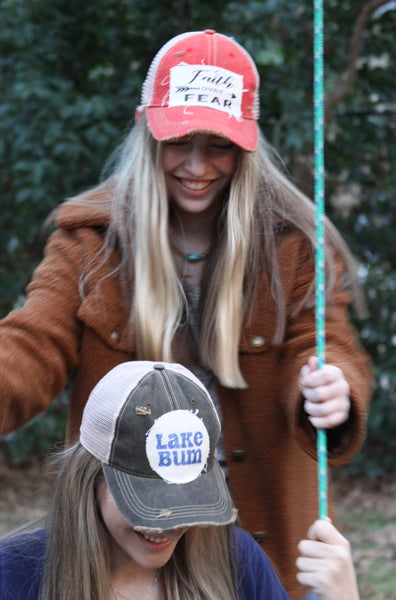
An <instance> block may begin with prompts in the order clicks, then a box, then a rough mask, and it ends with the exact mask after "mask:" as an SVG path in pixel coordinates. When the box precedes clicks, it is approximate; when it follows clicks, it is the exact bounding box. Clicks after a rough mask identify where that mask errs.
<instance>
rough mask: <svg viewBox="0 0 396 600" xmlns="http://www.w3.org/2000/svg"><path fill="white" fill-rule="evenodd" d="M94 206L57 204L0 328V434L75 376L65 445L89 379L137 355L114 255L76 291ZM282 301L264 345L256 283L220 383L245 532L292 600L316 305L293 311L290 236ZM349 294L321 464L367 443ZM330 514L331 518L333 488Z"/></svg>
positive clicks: (331, 358)
mask: <svg viewBox="0 0 396 600" xmlns="http://www.w3.org/2000/svg"><path fill="white" fill-rule="evenodd" d="M108 222H109V209H108V206H107V204H106V202H104V203H103V208H101V209H98V208H97V207H96V208H92V209H90V208H83V207H76V206H71V205H68V204H67V203H66V204H65V205H63V206H62V207H61V208H60V210H59V213H58V216H57V225H58V229H57V230H56V231H55V232H54V233H53V234H52V236H51V238H50V240H49V242H48V244H47V247H46V250H45V256H44V259H43V261H42V262H41V264H40V265H39V266H38V268H37V269H36V271H35V274H34V277H33V279H32V282H31V283H30V284H29V286H28V296H27V300H26V303H25V305H24V307H23V308H22V309H20V310H16V311H13V312H12V313H10V314H9V315H8V316H7V317H6V318H5V319H3V321H1V323H0V404H1V409H0V434H4V433H6V432H8V431H10V430H13V429H16V428H18V427H20V426H21V425H23V424H24V423H25V422H26V421H28V420H29V419H31V418H32V417H33V416H35V415H37V414H38V413H40V412H42V411H44V410H45V409H46V408H47V407H48V405H49V404H50V402H51V401H52V400H53V399H54V398H55V397H56V396H57V395H58V394H59V392H60V391H61V390H62V389H63V388H64V386H65V384H66V382H67V380H68V379H69V377H70V376H72V381H73V387H72V393H71V400H70V409H69V421H68V434H67V435H68V439H69V440H70V439H72V438H74V437H75V436H76V435H77V434H78V430H79V424H80V419H81V414H82V410H83V407H84V404H85V402H86V400H87V397H88V395H89V393H90V391H91V390H92V388H93V386H94V385H95V384H96V383H97V381H98V380H99V379H100V378H101V377H102V376H103V375H105V373H107V372H108V371H109V370H110V369H111V368H112V367H114V366H115V365H117V364H119V363H120V362H123V361H127V360H134V359H135V358H136V353H135V350H134V342H133V339H132V340H131V339H130V336H129V335H128V332H127V328H126V323H127V313H128V307H126V306H124V305H123V302H122V292H121V288H120V281H119V278H118V276H117V275H114V274H113V275H110V273H111V271H112V270H113V269H114V268H115V267H116V266H117V265H118V262H119V256H118V255H117V254H116V253H115V252H114V254H113V255H112V256H111V257H110V259H109V262H110V264H109V263H107V264H106V265H102V266H99V268H98V269H97V270H96V271H94V275H93V276H92V277H91V278H90V279H89V281H88V287H86V288H85V295H84V296H83V297H81V294H80V287H79V284H80V277H81V274H82V273H88V272H92V269H93V268H94V267H95V265H99V263H100V259H101V255H100V253H99V251H100V249H101V246H102V242H103V232H104V230H105V228H106V226H107V225H108ZM278 247H279V258H280V266H281V276H282V281H283V285H284V294H285V299H286V304H287V306H288V308H290V312H289V317H288V322H287V332H286V339H285V341H284V343H283V344H282V345H280V346H275V345H273V344H272V343H271V339H272V336H273V333H274V327H275V320H276V307H275V304H274V301H273V299H272V297H271V293H270V290H269V289H268V286H267V284H266V282H265V280H264V279H263V281H262V282H261V284H260V286H259V289H258V294H257V300H256V302H255V305H254V306H253V308H252V313H251V318H250V320H249V321H248V322H246V323H245V324H244V326H243V330H242V335H241V341H240V365H241V370H242V373H243V376H244V377H245V380H246V381H247V384H248V387H247V389H244V390H235V389H227V388H224V387H222V386H220V385H219V386H218V393H219V398H220V402H221V407H222V414H223V434H224V440H225V448H226V456H227V463H228V469H229V474H230V485H231V490H232V493H233V495H234V497H235V502H236V505H237V507H238V509H239V514H240V518H241V523H242V526H243V527H244V528H245V529H247V530H248V531H250V532H251V533H252V534H253V536H254V537H255V538H256V539H257V540H258V541H259V543H261V544H262V546H263V548H264V549H265V550H266V552H267V554H268V555H269V556H270V558H271V559H272V561H273V564H274V566H275V568H276V569H277V571H278V573H279V575H280V577H281V579H282V581H283V583H284V585H285V587H286V589H287V590H288V592H289V594H290V596H291V598H292V600H297V599H298V598H301V596H302V594H303V589H302V588H301V586H299V585H298V584H297V582H296V579H295V574H296V569H295V560H296V557H297V544H298V541H299V540H300V539H302V538H304V537H305V536H306V533H307V530H308V528H309V526H310V525H311V523H312V522H313V521H314V520H315V519H316V518H317V514H318V501H317V495H318V493H317V466H316V461H315V455H316V441H315V439H316V438H315V431H314V429H313V428H312V426H311V425H310V424H309V422H308V420H307V418H306V415H305V414H304V411H303V399H302V397H301V395H300V392H299V390H298V386H297V379H298V373H299V371H300V369H301V367H302V366H303V365H304V364H305V363H306V361H307V359H308V357H309V356H311V355H314V354H315V323H314V313H313V309H309V310H308V309H304V310H303V311H301V312H300V313H299V315H298V316H297V317H292V316H290V314H291V309H292V308H293V306H296V305H297V304H298V301H299V300H300V299H301V298H302V297H303V296H304V293H305V291H306V289H307V286H308V285H309V284H310V283H311V281H312V278H313V277H314V265H313V262H312V257H308V252H307V245H306V243H305V242H304V239H303V236H302V235H301V234H300V233H299V232H297V231H290V230H289V231H283V232H281V233H280V234H279V243H278ZM349 301H350V299H349V297H348V295H347V294H346V293H345V292H344V291H343V290H342V289H341V288H340V286H337V287H336V289H335V292H334V298H333V302H332V303H331V305H329V306H328V307H327V315H326V362H327V363H329V364H335V365H337V366H339V367H340V368H341V369H342V370H343V372H344V375H345V377H346V379H347V381H348V382H349V384H350V387H351V403H352V409H351V414H350V418H349V420H348V422H347V423H346V424H345V425H344V426H343V427H339V428H337V429H336V430H334V431H331V432H329V433H328V446H329V464H330V465H332V466H338V465H343V464H345V463H347V462H348V461H349V460H350V459H351V458H352V457H353V456H354V455H355V454H356V452H357V451H358V450H359V448H360V446H361V443H362V441H363V438H364V433H365V428H366V420H367V412H368V404H369V398H370V394H371V366H370V362H369V360H368V359H367V356H366V354H365V353H364V352H363V351H362V349H361V348H360V347H359V346H358V344H357V342H356V339H355V332H354V330H353V329H352V328H351V325H350V324H349V320H348V304H349ZM329 507H330V513H331V514H333V506H332V498H331V489H330V490H329Z"/></svg>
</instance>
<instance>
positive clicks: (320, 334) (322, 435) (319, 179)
mask: <svg viewBox="0 0 396 600" xmlns="http://www.w3.org/2000/svg"><path fill="white" fill-rule="evenodd" d="M323 72H324V68H323V2H322V0H314V129H315V137H314V147H315V198H314V199H315V237H316V252H315V294H316V300H315V319H316V354H317V356H318V360H319V369H320V368H322V367H323V365H324V363H325V276H324V271H325V255H324V223H323V221H324V108H323V105H324V86H323ZM317 455H318V488H319V489H318V497H319V518H320V519H325V518H326V517H327V436H326V431H325V430H323V429H318V432H317Z"/></svg>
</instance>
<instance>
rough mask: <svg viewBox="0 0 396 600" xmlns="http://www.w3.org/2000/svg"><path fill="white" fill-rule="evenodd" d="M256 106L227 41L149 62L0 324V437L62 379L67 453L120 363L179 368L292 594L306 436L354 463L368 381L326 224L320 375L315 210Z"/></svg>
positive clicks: (309, 489) (306, 520)
mask: <svg viewBox="0 0 396 600" xmlns="http://www.w3.org/2000/svg"><path fill="white" fill-rule="evenodd" d="M258 106H259V78H258V73H257V70H256V67H255V64H254V62H253V60H252V59H251V57H250V56H249V54H248V53H247V52H246V51H245V50H244V49H243V48H242V47H241V46H240V45H239V44H238V43H237V42H236V41H234V40H233V39H231V38H228V37H226V36H224V35H221V34H218V33H215V32H214V31H212V30H207V31H204V32H192V33H191V32H189V33H186V34H182V35H180V36H177V37H176V38H173V39H172V40H170V41H169V42H168V43H167V44H165V46H164V47H163V48H162V49H161V50H160V51H159V52H158V54H157V55H156V57H155V58H154V60H153V63H152V66H151V67H150V70H149V72H148V74H147V78H146V81H145V83H144V86H143V91H142V105H141V106H140V107H139V108H138V110H137V111H136V125H135V126H134V127H133V128H132V130H131V132H130V133H129V134H128V135H127V137H126V139H125V141H124V143H123V145H122V147H121V148H120V149H119V152H118V153H117V155H116V156H115V162H114V166H113V168H112V170H111V171H110V174H109V176H108V178H107V179H106V180H105V181H103V182H102V183H101V184H100V185H99V186H97V187H95V188H94V189H92V190H90V191H87V192H85V193H84V194H81V195H79V196H77V197H75V198H73V199H71V200H69V201H67V202H65V203H64V204H62V205H61V206H60V208H59V210H58V212H57V214H56V218H55V222H56V225H57V231H55V233H54V234H53V235H52V237H51V239H50V240H49V243H48V245H47V248H46V254H45V257H44V260H43V262H42V263H41V265H40V266H39V267H38V269H37V270H36V272H35V274H34V277H33V280H32V282H31V284H30V286H29V288H28V297H27V301H26V304H25V306H24V307H23V308H22V309H21V310H20V311H15V312H13V313H11V314H10V315H9V316H8V317H7V318H6V319H4V320H3V322H2V323H1V324H0V383H1V386H0V389H1V392H0V395H1V407H2V408H1V412H0V431H1V432H3V433H5V432H7V431H10V430H12V429H15V428H16V427H19V426H21V425H22V424H23V423H24V422H26V421H27V420H28V419H30V418H32V417H33V416H34V415H35V414H37V413H38V412H40V411H42V410H44V409H45V408H46V407H47V406H48V404H49V403H50V402H51V401H52V399H53V398H55V397H56V395H57V394H58V393H59V392H60V391H61V390H62V388H63V387H64V385H65V383H66V381H67V379H68V377H69V376H70V375H73V389H72V393H71V401H70V410H69V420H68V431H67V439H68V441H69V442H71V441H73V440H74V439H75V438H76V435H77V432H78V428H79V425H80V421H81V415H82V411H83V408H84V404H85V400H86V398H87V397H88V395H89V393H90V391H91V390H92V388H93V387H94V385H95V384H96V383H97V381H98V380H99V379H100V378H101V377H102V376H103V375H104V374H105V373H106V372H107V371H108V370H109V369H111V368H112V367H114V366H115V365H117V364H119V363H121V362H124V361H128V360H152V361H156V360H166V361H177V362H180V363H182V364H184V365H186V366H188V367H189V368H190V369H191V370H192V371H193V372H194V373H195V374H196V375H197V376H198V378H199V379H200V380H202V381H203V383H204V384H205V385H206V387H208V389H209V391H210V393H211V396H212V397H213V398H214V401H215V404H216V407H217V409H218V411H219V414H220V415H221V419H222V424H223V436H222V438H221V440H220V442H219V444H218V448H217V452H218V454H217V456H218V459H219V460H220V462H221V464H222V465H223V467H224V469H225V473H226V474H227V476H228V477H229V481H230V486H231V489H232V492H233V494H234V497H235V502H236V504H237V506H238V509H239V510H240V516H241V519H242V524H243V526H244V527H245V528H246V529H247V530H248V531H250V532H251V533H252V534H253V536H254V537H255V539H256V540H257V541H258V542H259V543H260V544H261V545H262V546H263V548H265V550H266V552H267V553H268V555H269V556H270V558H271V559H272V561H273V562H274V564H275V565H276V567H277V569H278V570H279V573H280V574H281V577H282V581H283V582H284V584H285V586H286V589H287V590H288V592H289V594H290V596H291V598H292V599H293V600H297V599H299V598H301V596H302V595H303V593H304V589H303V588H302V586H300V584H299V583H298V582H297V580H296V567H295V561H296V558H297V544H298V542H299V540H301V539H302V538H303V537H304V536H305V532H306V531H307V530H308V527H309V526H310V524H311V523H312V522H313V521H314V520H315V518H316V515H317V486H316V464H315V458H316V441H315V440H316V428H318V427H319V428H324V429H326V430H327V432H328V450H329V453H328V456H329V463H330V464H331V465H332V466H337V465H341V464H345V463H347V462H348V461H349V460H350V459H351V458H352V457H353V456H354V455H355V454H356V452H357V451H358V450H359V448H360V445H361V443H362V440H363V438H364V433H365V427H366V419H367V412H368V403H369V397H370V387H371V373H370V363H369V361H368V358H367V356H366V355H365V353H364V352H363V351H362V349H361V347H360V346H359V345H358V343H357V341H356V332H355V331H354V330H353V329H352V327H351V325H350V322H349V313H348V309H349V305H350V303H351V301H352V299H353V298H354V299H355V301H356V304H357V306H358V308H359V303H360V301H361V298H360V292H359V290H358V282H357V276H356V272H355V267H354V262H353V259H352V257H351V255H350V253H349V251H348V249H347V248H346V246H345V244H344V242H343V241H342V240H341V238H340V236H339V234H338V232H337V231H336V230H335V228H334V227H333V226H332V225H331V223H330V222H329V221H326V235H327V239H326V249H327V260H326V270H327V276H326V287H327V289H326V292H327V311H326V335H327V338H326V358H327V363H328V364H326V365H325V366H324V367H323V368H321V369H320V370H318V369H317V361H316V358H315V318H314V278H315V273H314V209H313V206H312V203H311V201H310V200H309V199H307V198H306V197H305V196H303V195H302V194H301V193H300V192H299V191H298V190H297V189H296V187H295V186H294V185H293V184H292V183H290V181H289V180H288V179H287V178H286V177H285V176H284V175H283V174H282V172H281V170H280V169H279V167H278V166H277V161H276V159H275V158H274V157H273V153H272V151H271V148H270V147H269V145H268V144H267V142H266V141H265V140H264V137H263V135H262V133H261V131H260V129H259V127H258V123H257V119H258ZM329 507H330V514H331V516H333V512H334V511H333V505H332V494H331V486H330V492H329ZM279 539H281V540H282V541H281V543H279Z"/></svg>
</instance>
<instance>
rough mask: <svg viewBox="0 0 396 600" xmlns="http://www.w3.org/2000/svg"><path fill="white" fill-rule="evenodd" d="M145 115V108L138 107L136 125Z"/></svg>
mask: <svg viewBox="0 0 396 600" xmlns="http://www.w3.org/2000/svg"><path fill="white" fill-rule="evenodd" d="M143 113H144V106H141V105H140V106H138V107H137V108H136V110H135V123H137V122H138V121H139V119H140V117H141V116H142V114H143Z"/></svg>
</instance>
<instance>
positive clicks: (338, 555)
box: [296, 520, 359, 600]
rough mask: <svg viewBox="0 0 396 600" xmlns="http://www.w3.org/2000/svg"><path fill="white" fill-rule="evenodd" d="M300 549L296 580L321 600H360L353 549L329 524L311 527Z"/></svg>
mask: <svg viewBox="0 0 396 600" xmlns="http://www.w3.org/2000/svg"><path fill="white" fill-rule="evenodd" d="M308 538H309V539H307V540H302V541H301V542H300V543H299V545H298V551H299V553H300V556H299V557H298V558H297V561H296V566H297V569H298V573H297V580H298V581H299V583H301V584H302V585H305V586H307V587H308V588H311V590H312V591H313V592H315V594H317V595H318V596H319V598H320V599H321V600H359V590H358V586H357V582H356V574H355V569H354V566H353V561H352V555H351V547H350V544H349V542H348V540H347V539H345V538H344V537H343V536H342V535H341V534H340V533H339V531H338V530H337V529H336V528H335V527H334V525H332V524H331V522H330V521H325V520H319V521H315V523H314V524H313V525H312V526H311V527H310V529H309V531H308Z"/></svg>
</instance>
